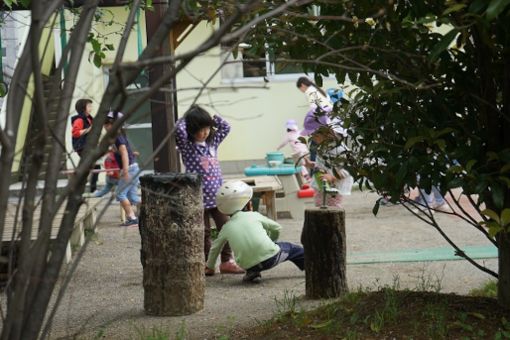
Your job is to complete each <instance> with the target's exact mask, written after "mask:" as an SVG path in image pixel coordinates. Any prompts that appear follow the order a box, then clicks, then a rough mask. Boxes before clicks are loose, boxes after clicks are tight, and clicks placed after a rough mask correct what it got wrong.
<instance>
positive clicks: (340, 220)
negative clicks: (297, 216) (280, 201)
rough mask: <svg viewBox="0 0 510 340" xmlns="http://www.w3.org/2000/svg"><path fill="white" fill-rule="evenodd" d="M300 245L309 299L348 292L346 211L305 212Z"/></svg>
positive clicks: (329, 209)
mask: <svg viewBox="0 0 510 340" xmlns="http://www.w3.org/2000/svg"><path fill="white" fill-rule="evenodd" d="M301 243H302V244H303V247H304V249H305V277H306V297H307V298H309V299H321V298H335V297H339V296H340V295H342V294H343V293H345V292H347V278H346V275H345V262H346V261H345V255H346V243H345V212H344V210H343V209H336V208H327V209H322V208H315V209H306V210H305V222H304V225H303V232H302V234H301Z"/></svg>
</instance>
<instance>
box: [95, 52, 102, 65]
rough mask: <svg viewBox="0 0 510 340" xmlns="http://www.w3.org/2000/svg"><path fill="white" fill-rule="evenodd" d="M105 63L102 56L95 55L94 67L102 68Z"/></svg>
mask: <svg viewBox="0 0 510 340" xmlns="http://www.w3.org/2000/svg"><path fill="white" fill-rule="evenodd" d="M102 63H103V61H102V59H101V56H100V55H99V54H94V65H95V66H96V67H101V65H102Z"/></svg>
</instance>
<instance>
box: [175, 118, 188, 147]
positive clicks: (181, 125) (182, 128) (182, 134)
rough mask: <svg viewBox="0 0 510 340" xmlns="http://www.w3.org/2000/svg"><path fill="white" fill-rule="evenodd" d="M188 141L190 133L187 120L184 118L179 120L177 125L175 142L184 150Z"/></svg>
mask: <svg viewBox="0 0 510 340" xmlns="http://www.w3.org/2000/svg"><path fill="white" fill-rule="evenodd" d="M187 141H188V133H187V132H186V121H185V120H184V118H180V119H178V120H177V122H176V125H175V143H176V144H177V147H178V148H179V149H180V150H181V151H182V150H184V149H185V148H186V142H187Z"/></svg>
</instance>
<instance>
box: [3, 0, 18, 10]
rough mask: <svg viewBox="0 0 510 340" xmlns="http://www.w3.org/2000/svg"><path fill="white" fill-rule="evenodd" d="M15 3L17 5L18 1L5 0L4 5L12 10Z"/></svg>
mask: <svg viewBox="0 0 510 340" xmlns="http://www.w3.org/2000/svg"><path fill="white" fill-rule="evenodd" d="M13 3H14V4H16V0H4V5H5V6H6V7H9V9H11V8H12V4H13Z"/></svg>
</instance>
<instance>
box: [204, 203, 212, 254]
mask: <svg viewBox="0 0 510 340" xmlns="http://www.w3.org/2000/svg"><path fill="white" fill-rule="evenodd" d="M209 211H210V209H204V254H205V261H206V262H207V258H208V257H209V250H210V249H211V222H210V220H209V218H210V214H209Z"/></svg>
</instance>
